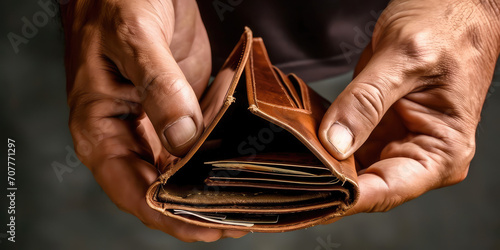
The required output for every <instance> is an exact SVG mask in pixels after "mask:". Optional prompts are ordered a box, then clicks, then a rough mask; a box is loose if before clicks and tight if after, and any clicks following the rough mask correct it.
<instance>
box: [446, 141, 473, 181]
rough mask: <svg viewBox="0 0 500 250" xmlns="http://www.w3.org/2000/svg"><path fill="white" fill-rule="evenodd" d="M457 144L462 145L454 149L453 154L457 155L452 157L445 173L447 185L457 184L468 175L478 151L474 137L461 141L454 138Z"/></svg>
mask: <svg viewBox="0 0 500 250" xmlns="http://www.w3.org/2000/svg"><path fill="white" fill-rule="evenodd" d="M453 143H454V144H455V145H460V146H458V147H456V149H455V150H452V152H451V155H452V156H455V157H450V159H449V164H448V168H447V170H448V171H446V172H445V173H446V177H445V183H446V184H447V185H455V184H458V183H460V182H462V181H463V180H465V178H466V177H467V174H468V171H469V166H470V163H471V161H472V158H473V157H474V154H475V152H476V143H475V140H474V138H472V139H470V140H469V141H465V142H459V141H457V140H454V141H453Z"/></svg>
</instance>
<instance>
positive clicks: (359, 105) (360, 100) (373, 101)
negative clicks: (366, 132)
mask: <svg viewBox="0 0 500 250" xmlns="http://www.w3.org/2000/svg"><path fill="white" fill-rule="evenodd" d="M385 93H386V90H385V87H384V84H377V83H360V86H359V87H357V88H355V89H354V90H353V91H352V92H351V94H352V96H353V98H354V100H355V102H354V108H355V109H356V110H357V111H358V113H359V114H360V116H361V119H362V120H363V122H365V123H366V124H367V125H369V126H372V127H374V126H376V125H377V124H378V122H379V121H380V119H382V116H383V115H384V112H385V106H384V100H385V98H386V94H385Z"/></svg>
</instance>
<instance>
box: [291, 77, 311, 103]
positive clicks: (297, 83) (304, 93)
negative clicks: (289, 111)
mask: <svg viewBox="0 0 500 250" xmlns="http://www.w3.org/2000/svg"><path fill="white" fill-rule="evenodd" d="M288 79H289V80H290V82H291V84H292V85H293V86H294V88H295V89H296V90H297V92H298V93H300V97H301V100H302V106H303V108H304V109H306V110H311V104H310V100H309V91H308V90H307V84H306V83H305V82H304V81H303V80H302V79H300V78H299V77H298V76H297V75H295V74H289V75H288Z"/></svg>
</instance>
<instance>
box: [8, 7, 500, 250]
mask: <svg viewBox="0 0 500 250" xmlns="http://www.w3.org/2000/svg"><path fill="white" fill-rule="evenodd" d="M43 1H45V0H43ZM41 10H42V9H41V8H40V6H39V5H38V4H37V1H34V0H32V1H27V0H18V1H12V0H8V1H1V2H0V13H1V18H2V22H1V24H0V35H1V36H0V37H1V38H0V51H1V53H0V54H1V59H0V60H1V61H0V64H1V67H0V82H1V83H2V86H3V89H2V90H1V91H0V98H1V100H2V105H1V107H0V110H1V113H0V117H1V120H2V122H1V124H0V131H1V133H2V136H1V138H2V142H3V143H4V145H3V146H2V148H3V149H4V150H5V151H7V138H12V139H14V140H15V141H16V176H15V177H16V186H17V188H18V191H17V193H16V195H17V197H16V243H15V244H13V243H11V242H9V241H7V239H6V238H5V236H6V235H5V232H6V231H7V227H6V224H7V223H8V221H7V207H8V205H7V204H8V203H7V197H6V187H7V164H6V157H5V155H6V152H5V151H4V153H3V154H2V155H4V156H3V158H2V159H4V160H3V162H4V163H2V166H3V167H2V169H1V170H0V173H1V176H2V177H1V178H0V187H2V188H1V191H0V194H1V198H0V200H1V206H0V214H1V215H0V218H1V221H0V225H2V226H0V240H1V242H0V249H10V248H14V249H15V248H18V249H40V248H41V249H139V248H141V249H143V248H144V249H239V250H245V249H315V250H318V249H367V248H386V249H401V248H405V249H422V248H425V249H442V248H446V249H450V248H454V249H470V248H473V249H500V215H499V211H500V197H499V195H498V194H499V193H500V182H499V181H498V178H499V177H500V168H499V164H498V161H499V160H500V129H499V128H500V117H499V115H498V114H499V111H500V90H499V89H500V68H499V67H498V66H497V70H496V75H495V79H494V80H493V81H494V82H493V84H492V87H491V89H490V92H489V94H488V95H489V96H488V98H487V100H486V104H485V107H484V110H483V115H482V121H481V124H480V126H479V128H478V132H477V135H478V136H477V142H478V144H477V152H476V156H475V158H474V160H473V161H472V163H471V168H470V171H469V175H468V177H467V179H466V180H465V181H463V182H462V183H460V184H458V185H455V186H451V187H447V188H443V189H439V190H435V191H432V192H430V193H427V194H425V195H423V196H422V197H420V198H418V199H416V200H413V201H411V202H408V203H406V204H404V205H402V206H400V207H397V208H395V209H393V210H392V211H390V212H387V213H377V214H360V215H355V216H352V217H350V218H345V219H342V220H340V221H339V222H336V223H334V224H331V225H327V226H317V227H314V228H309V229H306V230H300V231H294V232H289V233H281V234H262V233H253V234H249V235H247V236H245V237H243V238H241V239H225V240H221V241H219V242H216V243H189V244H188V243H183V242H181V241H179V240H177V239H175V238H173V237H171V236H169V235H167V234H164V233H162V232H159V231H155V230H151V229H148V228H147V227H146V226H144V225H143V224H142V223H141V222H140V221H139V220H138V219H136V218H135V217H133V216H132V215H129V214H126V213H124V212H122V211H120V210H119V209H118V208H117V207H116V206H115V205H114V204H113V203H112V202H111V201H110V200H109V199H108V197H107V196H106V194H105V193H104V192H103V191H102V189H101V188H100V187H99V186H98V185H97V184H96V182H95V181H94V179H93V177H92V175H91V173H90V171H89V170H88V169H87V168H86V167H85V166H84V165H78V166H76V167H74V168H72V172H70V173H65V174H63V175H62V178H61V179H59V178H58V177H57V176H56V174H55V172H54V169H53V166H52V165H53V164H54V163H55V162H58V163H61V164H64V165H67V163H66V162H67V159H66V157H67V155H68V153H67V149H72V148H73V144H72V141H71V136H70V133H69V130H68V126H67V123H68V107H67V105H66V96H65V77H64V66H63V41H62V31H61V28H60V25H59V22H58V21H57V19H51V20H50V21H49V22H48V23H47V24H46V25H43V26H42V27H40V28H38V31H37V33H36V34H35V35H34V36H33V37H32V38H29V39H27V40H28V43H27V44H24V43H23V44H20V45H19V46H18V49H19V50H18V52H17V53H16V52H15V50H14V48H13V46H12V45H11V43H10V42H9V39H8V37H7V36H8V34H9V33H10V32H13V33H15V34H18V35H21V28H22V25H23V17H26V18H28V19H32V17H33V16H34V15H35V14H36V13H38V12H40V11H41ZM335 81H337V82H341V83H339V84H337V85H335V86H332V84H330V85H329V86H326V85H327V83H325V82H320V83H314V84H312V86H313V87H315V88H317V89H321V90H322V92H321V93H324V94H325V95H328V96H330V97H332V96H334V93H336V92H338V91H339V90H341V89H342V88H343V86H344V85H345V84H346V83H347V82H348V81H349V75H344V76H341V77H339V78H337V79H336V80H335ZM342 82H343V83H342ZM342 84H344V85H342ZM69 160H70V161H72V160H73V159H71V158H70V159H69Z"/></svg>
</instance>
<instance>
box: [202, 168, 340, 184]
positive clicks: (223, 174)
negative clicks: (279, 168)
mask: <svg viewBox="0 0 500 250" xmlns="http://www.w3.org/2000/svg"><path fill="white" fill-rule="evenodd" d="M208 178H212V179H222V178H234V179H240V178H258V179H276V180H288V181H297V182H311V183H319V182H329V183H331V182H333V181H338V178H337V177H335V176H332V175H329V176H317V175H315V176H301V175H287V174H273V173H266V172H257V171H252V172H247V171H238V170H220V171H218V170H212V171H211V172H210V174H209V177H208Z"/></svg>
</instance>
